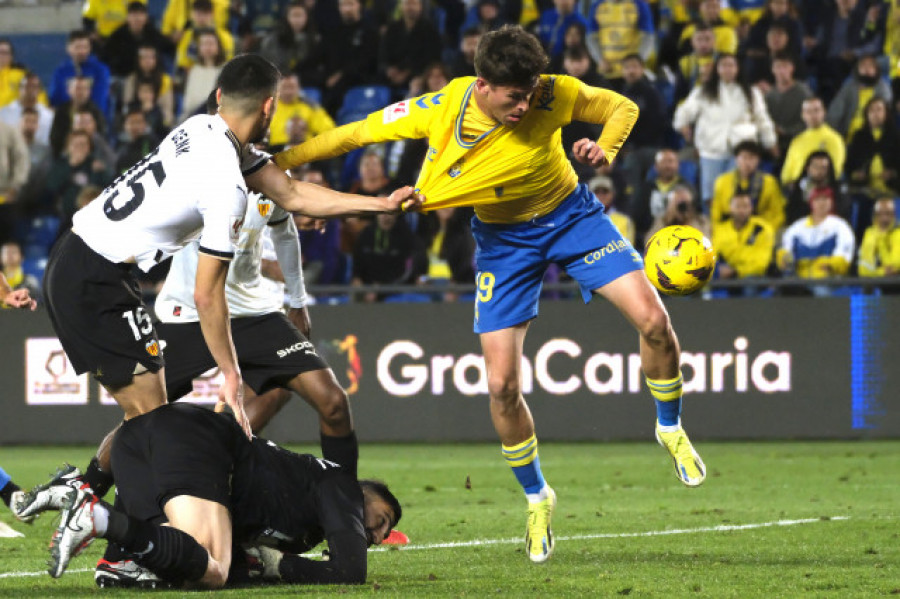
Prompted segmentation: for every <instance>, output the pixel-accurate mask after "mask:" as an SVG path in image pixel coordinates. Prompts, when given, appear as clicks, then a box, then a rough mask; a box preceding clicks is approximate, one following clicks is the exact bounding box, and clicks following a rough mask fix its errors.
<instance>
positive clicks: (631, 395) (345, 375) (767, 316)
mask: <svg viewBox="0 0 900 599" xmlns="http://www.w3.org/2000/svg"><path fill="white" fill-rule="evenodd" d="M667 307H668V309H669V311H670V314H671V316H672V322H673V325H674V327H675V330H676V332H677V333H678V336H679V340H680V342H681V346H682V352H683V355H682V370H683V373H684V380H685V391H686V396H685V402H684V413H683V419H684V422H685V425H686V427H688V428H689V430H690V432H691V435H692V438H695V439H786V438H823V439H824V438H860V437H896V436H900V416H898V413H900V410H898V407H897V405H896V404H897V402H896V401H895V400H894V399H893V397H894V396H895V395H896V394H892V393H889V391H890V390H891V389H893V388H897V384H898V382H900V375H898V373H897V370H896V369H895V368H893V367H892V366H891V365H892V364H893V363H894V362H895V359H894V358H892V357H894V356H897V355H900V322H898V320H900V316H898V314H900V299H896V298H888V297H871V296H856V297H851V298H830V299H814V298H783V299H779V298H770V299H731V300H720V301H701V300H698V299H678V300H668V301H667ZM311 315H312V321H313V333H314V338H313V341H314V342H315V345H316V348H317V351H318V352H319V354H320V355H322V356H323V357H324V358H325V359H326V361H328V363H329V364H330V365H331V367H332V369H333V370H334V372H335V374H336V375H337V377H338V379H339V380H340V382H341V384H342V385H344V387H345V388H346V389H347V391H348V393H349V394H350V400H351V403H352V406H353V413H354V420H355V422H356V426H357V429H358V433H359V436H360V439H362V440H363V441H389V440H390V441H430V440H435V441H469V440H487V441H493V440H495V438H496V437H495V434H494V432H493V429H492V427H491V424H490V417H489V412H488V398H487V378H486V373H485V369H484V360H483V358H482V356H481V350H480V346H479V343H478V338H477V336H476V335H474V334H473V333H472V331H471V324H472V306H471V305H468V304H437V303H435V304H374V305H373V304H355V305H340V306H314V307H312V308H311ZM0 338H2V343H0V373H2V375H3V379H2V380H3V381H4V383H5V384H4V392H3V403H2V411H0V443H4V444H9V443H70V442H79V443H81V442H84V443H94V442H97V441H98V440H99V439H100V438H101V437H102V436H103V434H105V432H107V431H108V430H110V429H111V428H112V427H113V426H114V425H115V424H116V423H117V422H118V421H119V420H120V419H121V411H120V410H119V408H118V407H117V406H116V405H115V402H114V401H113V400H112V398H111V397H109V396H108V395H107V394H106V393H105V392H104V391H103V390H102V388H100V387H99V385H98V384H97V383H96V382H95V381H93V380H92V379H91V378H90V377H88V376H87V375H82V376H77V375H75V373H74V372H73V371H72V367H71V364H70V363H69V362H68V360H67V359H66V357H65V354H64V353H63V352H62V351H61V348H60V346H59V342H58V341H57V340H56V338H55V336H54V335H53V331H52V329H51V327H50V325H49V322H48V320H47V318H46V315H45V314H44V313H42V312H41V311H40V310H38V312H36V313H22V312H15V313H14V312H11V311H8V310H7V311H2V312H0ZM273 351H275V352H277V353H283V354H285V355H287V354H288V353H290V352H292V351H297V348H291V347H284V348H273ZM522 373H523V391H524V393H525V395H526V397H527V399H528V403H529V405H530V406H531V409H532V412H533V413H534V416H535V421H536V423H537V429H538V433H539V435H540V437H541V439H542V440H548V441H549V440H612V439H649V438H652V434H653V423H654V417H655V411H654V406H653V402H652V400H651V398H650V395H649V393H648V392H647V390H646V386H645V385H644V383H643V377H642V375H641V372H640V359H639V356H638V337H637V334H636V333H635V332H634V330H633V329H632V328H631V327H630V326H629V325H628V324H627V323H626V322H625V321H624V319H623V318H622V317H621V316H620V315H619V314H618V313H617V312H616V311H615V310H614V309H613V308H612V307H610V306H609V305H607V304H606V303H604V302H603V301H599V300H598V301H594V302H592V304H591V305H589V306H584V305H582V304H581V302H578V301H563V300H560V301H546V302H544V303H543V305H542V306H541V313H540V316H539V318H538V319H537V320H535V321H534V322H533V323H532V324H531V326H530V329H529V332H528V337H527V339H526V342H525V351H524V357H523V363H522ZM218 386H219V378H218V376H217V373H216V372H214V371H213V372H209V373H206V374H205V375H204V376H203V377H201V378H199V379H197V381H195V385H194V392H193V393H192V394H191V395H190V396H189V397H188V398H187V399H188V400H190V401H196V402H199V403H212V402H214V400H215V394H216V391H217V390H218ZM265 435H266V436H268V437H271V438H273V439H276V440H278V441H282V442H299V441H315V440H317V439H318V425H317V417H316V415H315V413H314V412H313V411H312V410H311V409H310V408H309V407H308V406H307V405H306V404H305V403H304V402H303V401H302V400H300V399H299V398H295V399H294V400H293V401H292V402H290V404H288V406H287V407H286V408H285V409H284V411H283V412H282V413H281V414H280V415H279V416H278V417H277V418H276V420H275V421H274V422H273V423H272V425H270V427H269V429H267V431H266V433H265Z"/></svg>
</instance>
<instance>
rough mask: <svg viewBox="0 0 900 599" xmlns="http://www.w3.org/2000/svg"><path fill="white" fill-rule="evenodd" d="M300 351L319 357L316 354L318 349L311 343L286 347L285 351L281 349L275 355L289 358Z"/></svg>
mask: <svg viewBox="0 0 900 599" xmlns="http://www.w3.org/2000/svg"><path fill="white" fill-rule="evenodd" d="M299 351H302V352H303V353H305V354H311V355H313V356H315V355H318V354H316V348H315V347H314V346H313V344H312V343H310V342H309V341H298V342H297V343H295V344H293V345H290V346H288V347H285V348H284V349H279V350H278V351H276V352H275V353H276V354H277V355H278V357H279V358H284V357H285V356H289V355H291V354H293V353H296V352H299Z"/></svg>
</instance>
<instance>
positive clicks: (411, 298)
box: [384, 293, 433, 304]
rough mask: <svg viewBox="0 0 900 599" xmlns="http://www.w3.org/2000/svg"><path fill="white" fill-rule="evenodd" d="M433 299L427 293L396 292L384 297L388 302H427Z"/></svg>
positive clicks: (385, 301)
mask: <svg viewBox="0 0 900 599" xmlns="http://www.w3.org/2000/svg"><path fill="white" fill-rule="evenodd" d="M431 301H433V298H432V297H431V296H430V295H429V294H427V293H395V294H394V295H389V296H387V297H385V298H384V303H386V304H402V303H407V304H425V303H429V302H431Z"/></svg>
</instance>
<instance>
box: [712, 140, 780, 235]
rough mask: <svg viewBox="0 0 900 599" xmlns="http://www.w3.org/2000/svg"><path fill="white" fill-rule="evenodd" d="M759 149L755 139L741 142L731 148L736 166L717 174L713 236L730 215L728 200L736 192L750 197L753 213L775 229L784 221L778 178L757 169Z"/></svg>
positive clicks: (730, 201)
mask: <svg viewBox="0 0 900 599" xmlns="http://www.w3.org/2000/svg"><path fill="white" fill-rule="evenodd" d="M761 154H762V149H761V148H760V147H759V144H757V143H756V142H754V141H743V142H741V143H739V144H738V145H737V147H736V148H735V149H734V156H735V168H734V169H733V170H730V171H728V172H727V173H724V174H722V175H720V176H719V178H718V179H716V184H715V187H714V191H713V199H712V204H711V205H710V220H711V221H712V229H713V235H715V234H716V229H717V228H718V227H719V226H721V225H722V224H724V223H726V222H727V221H728V219H729V218H730V217H731V216H732V215H731V208H730V206H731V203H732V201H733V197H734V196H735V194H741V195H743V194H746V195H747V196H749V197H750V202H751V208H752V213H753V214H754V215H756V216H758V217H760V218H762V219H763V220H765V221H766V222H768V223H769V225H770V226H771V227H772V229H773V230H774V231H778V230H779V229H780V228H781V226H782V225H783V224H784V205H785V199H784V195H783V194H782V193H781V186H780V185H779V184H778V179H776V178H775V177H773V176H772V175H770V174H768V173H764V172H762V171H761V170H759V159H760V156H761Z"/></svg>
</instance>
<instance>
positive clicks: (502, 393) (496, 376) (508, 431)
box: [481, 322, 534, 446]
mask: <svg viewBox="0 0 900 599" xmlns="http://www.w3.org/2000/svg"><path fill="white" fill-rule="evenodd" d="M529 324H530V322H524V323H522V324H519V325H516V326H514V327H510V328H507V329H501V330H499V331H491V332H490V333H482V334H481V350H482V352H483V353H484V363H485V367H486V368H487V378H488V393H489V395H490V398H491V420H492V421H493V423H494V429H495V430H496V431H497V435H498V436H499V437H500V442H501V443H503V445H505V446H513V445H518V444H519V443H522V442H523V441H526V440H528V439H530V438H531V437H532V436H534V420H533V419H532V417H531V410H529V409H528V404H526V403H525V398H524V397H523V396H522V387H521V374H522V373H521V367H522V347H523V345H524V343H525V333H526V332H527V331H528V325H529Z"/></svg>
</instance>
